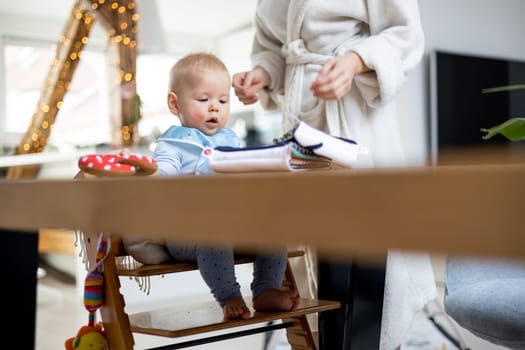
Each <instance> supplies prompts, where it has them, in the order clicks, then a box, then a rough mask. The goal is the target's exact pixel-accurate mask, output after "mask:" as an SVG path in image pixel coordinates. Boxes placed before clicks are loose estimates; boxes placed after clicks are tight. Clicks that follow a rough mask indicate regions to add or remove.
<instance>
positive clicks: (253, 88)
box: [232, 66, 270, 105]
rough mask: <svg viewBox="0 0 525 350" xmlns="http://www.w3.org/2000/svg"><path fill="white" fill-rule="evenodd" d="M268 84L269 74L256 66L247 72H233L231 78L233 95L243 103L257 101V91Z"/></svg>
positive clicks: (247, 103)
mask: <svg viewBox="0 0 525 350" xmlns="http://www.w3.org/2000/svg"><path fill="white" fill-rule="evenodd" d="M268 85H270V75H269V74H268V72H266V70H264V69H263V68H262V67H258V66H257V67H255V68H254V69H253V70H251V71H248V72H240V73H235V74H234V75H233V78H232V86H233V89H234V91H235V95H236V96H237V98H239V101H241V102H242V103H244V104H245V105H249V104H252V103H255V102H257V101H258V100H259V96H258V93H259V91H261V90H262V89H263V88H264V87H265V86H268Z"/></svg>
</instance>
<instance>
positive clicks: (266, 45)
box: [251, 13, 286, 110]
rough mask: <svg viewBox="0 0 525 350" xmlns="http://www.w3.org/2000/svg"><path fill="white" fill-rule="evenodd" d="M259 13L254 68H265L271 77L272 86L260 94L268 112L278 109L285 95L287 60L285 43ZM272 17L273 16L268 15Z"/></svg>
mask: <svg viewBox="0 0 525 350" xmlns="http://www.w3.org/2000/svg"><path fill="white" fill-rule="evenodd" d="M261 15H264V14H259V13H257V16H256V18H255V37H254V41H253V48H252V57H251V59H252V63H253V66H254V67H255V66H260V67H262V68H264V69H265V70H266V71H267V72H268V74H269V75H270V79H271V83H270V86H268V87H266V88H264V89H263V90H261V91H260V92H259V101H260V102H261V105H262V107H263V108H264V109H266V110H274V109H277V108H278V106H279V104H278V102H279V97H278V96H279V95H281V96H282V95H284V76H285V66H286V62H285V58H284V56H283V55H282V53H281V49H282V46H283V42H282V41H281V40H279V39H278V38H277V37H276V36H275V35H273V34H272V33H271V32H270V30H269V29H268V27H267V26H266V25H265V24H264V19H263V18H262V17H261ZM267 15H268V16H271V14H267Z"/></svg>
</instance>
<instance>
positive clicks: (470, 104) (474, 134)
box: [434, 51, 525, 149]
mask: <svg viewBox="0 0 525 350" xmlns="http://www.w3.org/2000/svg"><path fill="white" fill-rule="evenodd" d="M434 70H435V72H434V79H435V82H434V84H435V92H434V95H435V96H434V98H436V103H435V112H436V113H435V114H436V116H435V118H436V120H435V122H434V128H436V129H437V130H434V137H437V145H436V146H437V148H438V149H443V148H451V147H460V146H476V145H480V146H481V145H490V144H492V145H494V144H495V143H497V144H499V145H505V144H510V141H507V139H505V138H504V137H503V136H500V135H497V136H496V137H494V138H492V139H490V140H482V136H483V135H484V133H483V132H482V131H481V130H480V129H481V128H489V127H492V126H495V125H498V124H500V123H503V122H504V121H506V120H508V119H509V118H511V117H524V116H525V90H513V91H505V92H496V93H483V92H482V90H483V89H486V88H491V87H497V86H506V85H511V84H525V62H520V61H512V60H506V59H495V58H487V57H477V56H468V55H461V54H453V53H447V52H439V51H438V52H436V53H435V61H434ZM520 144H522V142H520Z"/></svg>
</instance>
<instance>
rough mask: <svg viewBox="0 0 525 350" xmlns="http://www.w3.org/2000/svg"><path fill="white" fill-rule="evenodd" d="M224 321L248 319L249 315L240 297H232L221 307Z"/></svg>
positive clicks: (248, 310)
mask: <svg viewBox="0 0 525 350" xmlns="http://www.w3.org/2000/svg"><path fill="white" fill-rule="evenodd" d="M222 312H223V313H224V318H225V319H232V318H244V319H246V318H250V316H251V313H250V309H248V306H246V303H245V302H244V299H243V298H242V296H237V297H233V298H231V299H230V300H228V301H227V302H226V304H224V306H223V307H222Z"/></svg>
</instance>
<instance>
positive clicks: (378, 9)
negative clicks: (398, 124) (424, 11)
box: [352, 0, 425, 107]
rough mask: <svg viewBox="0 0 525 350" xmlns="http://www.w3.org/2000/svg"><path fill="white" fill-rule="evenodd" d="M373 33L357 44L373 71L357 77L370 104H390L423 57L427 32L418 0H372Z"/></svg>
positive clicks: (371, 19)
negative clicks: (425, 32)
mask: <svg viewBox="0 0 525 350" xmlns="http://www.w3.org/2000/svg"><path fill="white" fill-rule="evenodd" d="M367 6H368V18H369V27H370V36H369V37H367V38H366V39H364V40H363V41H361V42H360V43H359V44H357V45H356V46H355V47H354V48H353V49H352V51H355V52H357V53H358V54H359V55H360V56H361V58H362V59H363V61H364V62H365V64H366V65H367V66H368V67H370V68H371V69H372V70H373V71H372V72H369V73H365V74H360V75H358V76H356V77H355V84H356V86H357V88H358V89H359V90H360V92H361V95H362V96H363V98H364V99H365V101H366V102H367V104H368V105H370V106H372V107H377V106H380V105H382V104H384V103H388V102H389V101H391V100H392V99H393V98H395V97H396V96H397V93H398V92H399V90H400V89H401V87H402V86H403V83H404V82H405V80H406V76H407V72H408V71H409V70H410V69H412V68H414V67H415V66H416V65H417V64H418V63H419V62H420V60H421V57H422V55H423V52H424V45H425V42H424V34H423V29H422V28H421V21H420V18H419V7H418V2H417V0H369V1H367Z"/></svg>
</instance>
